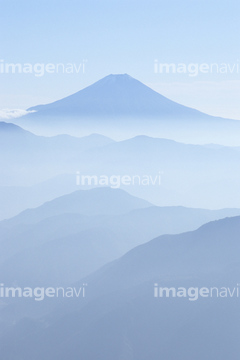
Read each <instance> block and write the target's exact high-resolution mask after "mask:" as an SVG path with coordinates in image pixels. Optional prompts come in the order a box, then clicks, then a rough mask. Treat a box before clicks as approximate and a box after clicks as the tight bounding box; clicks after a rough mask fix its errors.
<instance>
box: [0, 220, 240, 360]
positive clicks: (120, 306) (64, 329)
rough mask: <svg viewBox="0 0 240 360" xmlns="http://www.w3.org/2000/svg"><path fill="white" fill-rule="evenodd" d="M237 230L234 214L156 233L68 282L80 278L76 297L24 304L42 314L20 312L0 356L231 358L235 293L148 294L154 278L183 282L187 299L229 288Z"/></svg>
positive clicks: (234, 354)
mask: <svg viewBox="0 0 240 360" xmlns="http://www.w3.org/2000/svg"><path fill="white" fill-rule="evenodd" d="M239 230H240V217H235V218H228V219H224V220H219V221H214V222H211V223H208V224H206V225H204V226H202V227H201V228H199V229H198V230H196V231H193V232H187V233H183V234H179V235H163V236H161V237H158V238H155V239H154V240H152V241H150V242H148V243H147V244H144V245H141V246H139V247H137V248H135V249H133V250H131V251H130V252H128V253H127V254H126V255H124V256H123V257H121V258H120V259H118V260H116V261H114V262H112V263H110V264H108V265H107V266H105V267H103V268H101V269H100V270H98V271H97V272H95V273H94V274H92V275H91V276H89V277H87V278H84V279H82V280H80V281H79V283H76V284H74V286H76V288H79V286H82V283H83V282H86V283H87V284H88V289H87V293H86V294H87V295H86V298H85V299H84V300H83V299H79V298H78V299H67V298H66V299H64V300H63V299H62V300H59V299H55V301H53V299H46V300H45V301H44V302H42V304H36V302H35V301H34V300H32V301H31V302H29V303H28V305H26V303H25V307H26V306H28V310H30V308H31V307H34V308H35V315H36V311H37V310H36V309H38V310H39V308H40V307H41V306H43V307H45V310H48V314H47V315H46V314H45V315H44V316H39V318H37V317H36V316H35V318H33V317H32V318H31V317H30V318H28V317H26V316H25V318H24V319H22V320H20V321H17V322H16V323H13V325H11V326H9V328H8V330H7V331H5V332H4V334H3V335H2V336H1V337H0V350H1V357H2V359H3V360H7V359H9V358H10V359H11V360H17V359H19V358H23V359H25V360H28V359H29V360H30V359H32V358H33V354H34V359H35V360H40V359H43V358H44V359H46V360H50V359H52V358H54V356H55V357H57V358H58V359H61V360H66V359H67V358H71V359H72V360H75V359H79V358H80V359H89V360H94V359H96V358H97V359H99V360H103V359H104V360H111V359H118V360H122V359H131V360H145V359H148V358H151V359H152V360H158V359H159V358H163V359H186V360H191V359H192V358H193V354H194V359H195V360H202V359H205V360H211V359H213V358H217V359H224V358H230V359H231V360H237V359H238V358H239V349H238V348H239V333H240V326H239V315H238V308H239V298H238V297H237V295H234V296H228V297H225V298H224V297H217V296H214V297H212V298H210V297H206V298H204V297H201V296H199V298H198V299H197V300H194V301H189V298H188V296H187V297H182V298H179V297H175V298H172V297H163V298H159V297H158V298H156V297H154V284H156V283H157V284H159V286H161V287H175V288H178V287H185V288H186V289H187V290H188V289H189V288H191V289H192V290H191V291H192V293H190V295H189V297H191V298H193V297H195V299H196V294H197V292H196V291H197V290H196V288H202V287H207V288H210V287H215V288H218V289H221V288H223V287H229V289H230V290H231V291H232V288H233V287H235V292H236V286H237V282H238V279H239V274H240V262H239V258H238V254H239V251H240V242H239V236H238V234H239ZM215 291H216V290H215ZM194 294H195V295H194ZM11 306H12V308H14V309H15V310H16V309H20V307H19V306H18V307H17V306H16V305H15V307H14V304H12V305H11ZM22 306H24V302H22ZM26 312H27V311H26ZM26 312H25V314H26ZM6 315H7V309H5V316H6ZM2 319H3V321H5V318H4V317H3V316H2ZM56 344H58V346H57V347H56ZM93 344H94V346H92V345H93Z"/></svg>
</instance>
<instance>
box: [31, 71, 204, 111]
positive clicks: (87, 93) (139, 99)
mask: <svg viewBox="0 0 240 360" xmlns="http://www.w3.org/2000/svg"><path fill="white" fill-rule="evenodd" d="M28 110H31V111H32V110H34V111H36V113H34V114H32V115H31V117H33V118H34V117H38V116H50V115H54V116H63V115H68V116H71V115H76V116H83V117H86V116H87V117H96V116H97V117H104V118H105V117H111V118H115V117H122V116H127V117H128V116H131V117H138V118H139V117H149V116H150V117H162V116H164V117H166V116H167V117H176V116H178V117H179V116H180V117H188V118H189V117H191V118H197V117H198V118H200V117H202V116H205V115H204V114H202V113H201V112H199V111H197V110H194V109H191V108H188V107H186V106H183V105H180V104H177V103H176V102H174V101H171V100H169V99H167V98H166V97H164V96H162V95H160V94H159V93H157V92H156V91H154V90H152V89H151V88H149V87H148V86H146V85H144V84H143V83H141V82H140V81H138V80H136V79H134V78H132V77H131V76H129V75H127V74H123V75H108V76H106V77H104V78H103V79H101V80H99V81H97V82H96V83H94V84H92V85H90V86H88V87H87V88H85V89H83V90H80V91H79V92H77V93H75V94H73V95H70V96H68V97H66V98H64V99H61V100H58V101H55V102H53V103H51V104H47V105H39V106H34V107H31V108H30V109H28Z"/></svg>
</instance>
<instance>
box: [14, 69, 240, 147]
mask: <svg viewBox="0 0 240 360" xmlns="http://www.w3.org/2000/svg"><path fill="white" fill-rule="evenodd" d="M28 110H30V111H34V113H31V114H28V115H26V116H23V117H21V118H19V119H16V120H15V123H16V124H20V125H21V126H23V127H24V128H26V129H27V130H30V131H33V130H34V131H35V132H37V133H39V134H47V135H49V134H63V133H65V134H70V135H75V134H78V135H79V136H80V134H82V135H83V134H84V135H86V134H89V133H92V132H97V133H100V134H104V135H106V136H110V137H113V138H117V139H122V138H123V137H124V138H126V137H132V136H136V135H140V134H145V135H148V136H158V137H164V138H169V139H174V140H177V141H181V142H188V143H202V144H204V143H205V144H206V143H217V144H224V145H236V146H237V145H240V142H239V134H240V123H239V122H238V121H236V120H229V119H223V118H220V117H214V116H210V115H207V114H204V113H202V112H200V111H197V110H195V109H192V108H189V107H186V106H183V105H180V104H178V103H176V102H174V101H172V100H170V99H168V98H166V97H164V96H162V95H161V94H159V93H157V92H156V91H154V90H152V89H151V88H149V87H148V86H146V85H144V84H143V83H141V82H140V81H138V80H136V79H134V78H132V77H131V76H129V75H127V74H118V75H108V76H106V77H104V78H103V79H101V80H99V81H97V82H96V83H94V84H92V85H90V86H88V87H87V88H85V89H82V90H80V91H78V92H77V93H75V94H73V95H70V96H68V97H66V98H63V99H61V100H58V101H55V102H53V103H50V104H46V105H39V106H35V107H31V108H30V109H28ZM82 135H81V136H82Z"/></svg>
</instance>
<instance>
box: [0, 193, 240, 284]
mask: <svg viewBox="0 0 240 360" xmlns="http://www.w3.org/2000/svg"><path fill="white" fill-rule="evenodd" d="M150 205H151V204H149V203H147V202H145V201H143V200H141V199H137V198H134V197H132V196H130V195H129V194H127V193H126V192H124V191H122V190H116V189H107V188H106V189H104V188H100V189H93V190H89V191H78V192H74V193H72V194H70V195H67V196H63V197H60V198H58V199H55V200H53V201H51V202H48V203H46V204H44V205H43V206H40V207H39V208H37V209H29V210H27V211H24V212H23V213H21V214H20V215H18V216H16V217H15V218H13V219H10V220H7V221H3V222H1V223H0V239H1V241H0V273H1V274H2V275H1V281H2V282H4V283H6V284H14V283H17V284H21V285H22V284H25V285H27V284H28V285H30V284H32V285H34V286H40V285H41V286H42V285H45V286H46V285H52V286H53V285H60V286H63V285H65V284H70V283H72V282H74V281H77V280H78V279H79V278H81V277H83V276H86V275H88V274H90V273H91V272H93V271H96V270H97V269H98V268H99V267H100V266H103V265H105V264H106V263H107V262H110V261H112V260H114V259H116V258H117V257H120V256H122V255H123V254H124V253H126V252H127V251H129V250H130V249H132V248H134V247H135V246H138V245H140V244H143V243H146V242H147V241H149V240H151V239H152V238H154V237H156V236H159V235H162V234H177V233H181V232H184V231H190V230H195V229H197V228H198V227H199V226H201V225H203V224H204V223H206V222H208V221H211V220H216V219H221V218H225V217H228V216H236V215H240V210H239V209H222V210H215V211H213V210H204V209H189V208H184V207H155V206H150ZM33 259H34V261H33Z"/></svg>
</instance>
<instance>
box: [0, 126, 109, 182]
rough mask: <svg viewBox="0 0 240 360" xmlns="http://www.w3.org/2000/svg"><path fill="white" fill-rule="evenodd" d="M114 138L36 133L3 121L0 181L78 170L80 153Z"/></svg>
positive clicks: (41, 178) (40, 178) (38, 178)
mask: <svg viewBox="0 0 240 360" xmlns="http://www.w3.org/2000/svg"><path fill="white" fill-rule="evenodd" d="M112 142H114V141H113V140H112V139H110V138H108V137H106V136H103V135H98V134H91V135H89V136H86V137H81V138H77V137H74V136H69V135H58V136H53V137H45V136H37V135H35V134H32V133H31V132H29V131H26V130H24V129H22V128H20V127H19V126H16V125H14V124H9V123H4V122H1V123H0V144H1V153H0V166H1V169H2V170H1V180H0V185H2V186H4V185H5V186H6V185H7V186H9V185H14V186H28V185H32V184H33V183H34V184H37V183H40V182H42V181H45V180H48V179H50V178H51V177H55V176H57V175H61V174H64V173H66V174H67V173H75V172H76V167H75V164H79V161H78V159H79V157H80V154H81V153H84V152H85V151H87V150H89V149H91V148H94V147H97V148H100V147H101V146H104V145H108V144H110V143H112ZM76 166H77V165H76ZM33 179H34V180H33Z"/></svg>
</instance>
